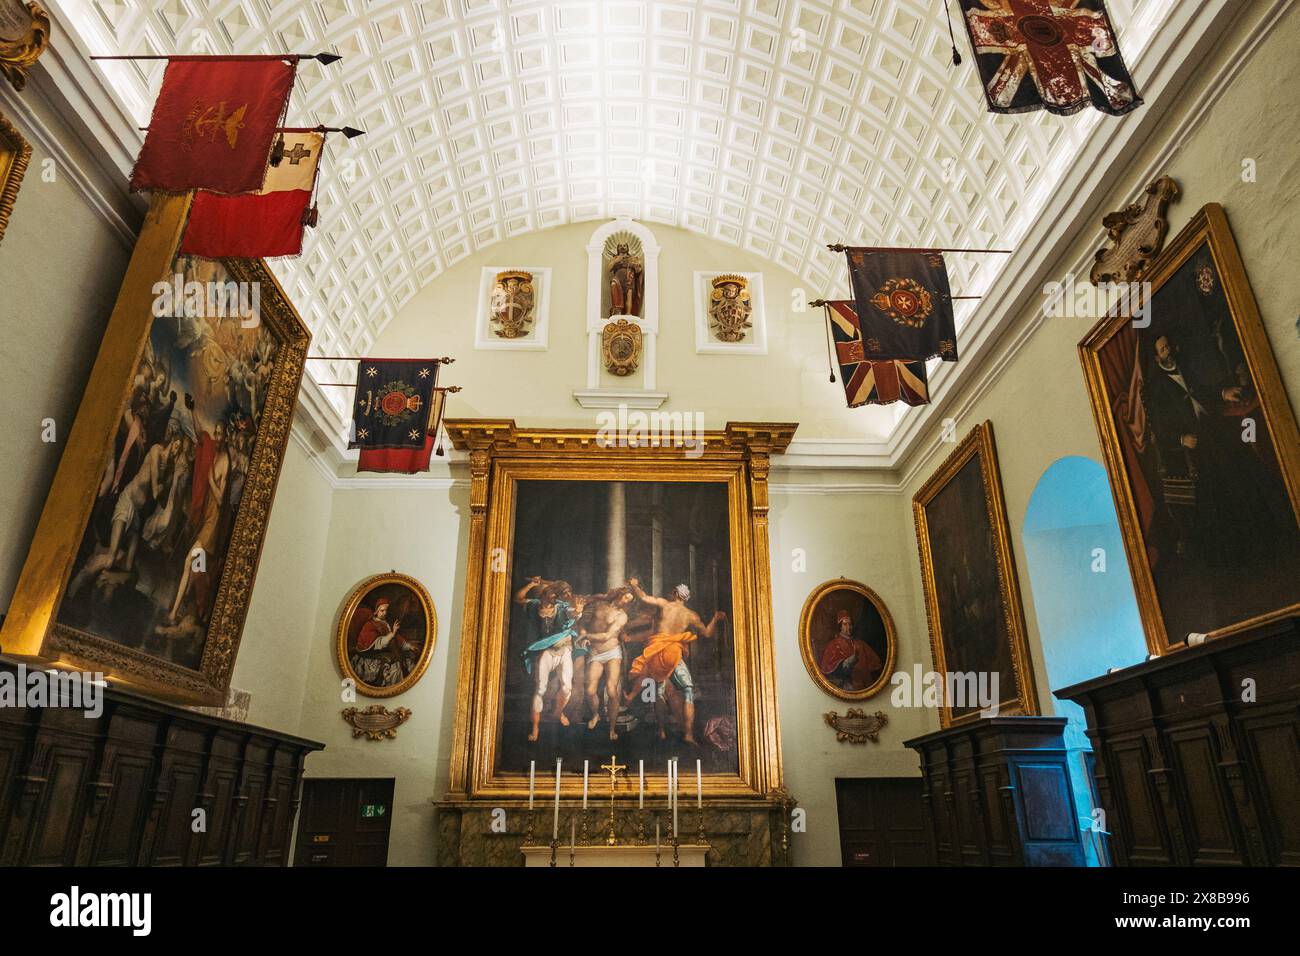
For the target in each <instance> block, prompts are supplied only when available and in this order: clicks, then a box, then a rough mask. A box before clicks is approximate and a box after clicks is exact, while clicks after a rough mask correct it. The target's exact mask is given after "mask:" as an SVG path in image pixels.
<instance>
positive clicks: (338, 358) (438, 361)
mask: <svg viewBox="0 0 1300 956" xmlns="http://www.w3.org/2000/svg"><path fill="white" fill-rule="evenodd" d="M306 361H308V362H429V363H431V364H433V365H450V364H451V363H452V362H454V361H456V360H455V359H454V358H448V357H447V356H445V355H444V356H443V357H442V358H435V359H424V358H396V359H395V358H380V357H379V356H377V355H308V356H307V358H306Z"/></svg>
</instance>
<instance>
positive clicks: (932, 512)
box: [926, 454, 1018, 719]
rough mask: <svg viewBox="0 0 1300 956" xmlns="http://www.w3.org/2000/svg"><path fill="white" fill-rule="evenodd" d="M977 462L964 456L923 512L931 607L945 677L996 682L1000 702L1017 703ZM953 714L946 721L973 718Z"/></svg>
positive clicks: (962, 710) (960, 711)
mask: <svg viewBox="0 0 1300 956" xmlns="http://www.w3.org/2000/svg"><path fill="white" fill-rule="evenodd" d="M981 464H982V456H981V455H979V454H976V455H972V456H971V458H970V459H969V460H968V461H967V462H966V463H965V464H964V465H962V467H961V468H960V469H959V470H958V471H957V473H956V474H955V475H954V476H953V477H952V480H951V481H949V482H948V483H947V484H946V485H945V486H944V487H943V489H942V490H941V491H939V493H938V494H937V495H935V497H934V498H933V499H932V500H931V501H930V503H929V504H928V505H926V524H927V527H928V529H929V535H930V554H931V560H932V564H933V569H934V592H935V602H936V604H937V605H938V609H939V623H940V633H941V635H942V637H943V657H944V667H945V669H946V670H947V671H948V673H977V674H979V673H987V674H997V675H998V696H999V698H1000V699H1001V700H1002V701H1008V700H1013V699H1015V698H1016V696H1017V691H1018V688H1017V686H1016V671H1015V668H1014V666H1013V662H1012V657H1011V640H1010V636H1009V635H1010V633H1011V628H1010V623H1009V622H1008V621H1007V615H1006V608H1005V607H1004V605H1003V602H1002V592H1001V588H1000V582H999V579H998V574H999V569H998V547H997V539H996V537H995V533H994V529H993V521H992V517H991V516H990V514H989V509H988V504H987V502H986V499H985V496H984V479H983V475H982V474H981V470H980V469H981ZM978 710H979V708H978V707H977V706H971V707H953V708H952V716H953V718H954V719H956V718H959V717H963V716H966V715H968V714H971V713H974V712H976V711H978Z"/></svg>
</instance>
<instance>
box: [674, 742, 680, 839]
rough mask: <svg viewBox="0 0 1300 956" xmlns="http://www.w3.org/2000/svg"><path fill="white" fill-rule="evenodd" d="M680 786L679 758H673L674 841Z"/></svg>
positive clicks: (675, 837)
mask: <svg viewBox="0 0 1300 956" xmlns="http://www.w3.org/2000/svg"><path fill="white" fill-rule="evenodd" d="M679 786H680V785H679V783H678V780H677V758H676V757H674V758H673V783H672V791H673V839H674V840H676V839H677V795H678V793H679V792H680V791H679V789H678V788H679Z"/></svg>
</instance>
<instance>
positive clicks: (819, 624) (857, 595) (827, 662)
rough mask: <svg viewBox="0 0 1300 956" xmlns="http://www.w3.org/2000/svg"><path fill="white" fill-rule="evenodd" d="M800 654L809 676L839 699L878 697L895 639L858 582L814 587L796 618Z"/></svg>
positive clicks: (874, 597) (883, 612)
mask: <svg viewBox="0 0 1300 956" xmlns="http://www.w3.org/2000/svg"><path fill="white" fill-rule="evenodd" d="M799 652H800V654H801V655H802V656H803V663H804V666H805V667H806V668H808V676H809V677H811V678H812V679H813V683H815V684H816V685H817V686H818V687H820V688H821V689H822V690H823V691H825V692H826V693H828V694H830V695H831V696H832V697H838V698H839V699H840V700H866V699H867V698H868V697H873V696H875V695H876V694H878V693H879V692H880V691H881V690H882V689H883V688H884V687H885V685H886V684H887V683H888V682H889V677H890V675H891V674H893V672H894V659H895V657H896V656H897V653H898V639H897V637H896V635H895V632H894V619H893V617H891V616H890V613H889V609H888V608H886V607H885V602H884V601H882V600H881V599H880V595H878V594H876V592H875V591H873V590H871V588H869V587H867V586H866V585H865V584H859V583H858V582H857V581H850V580H848V579H847V578H836V579H835V580H834V581H827V582H826V583H824V584H821V585H818V586H817V587H816V588H815V589H814V590H813V592H812V593H811V594H809V595H808V600H806V601H805V602H804V606H803V612H802V613H801V614H800V615H799Z"/></svg>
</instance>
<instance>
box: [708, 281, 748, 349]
mask: <svg viewBox="0 0 1300 956" xmlns="http://www.w3.org/2000/svg"><path fill="white" fill-rule="evenodd" d="M753 311H754V303H753V301H752V300H751V298H750V294H749V280H748V279H746V278H745V277H744V276H741V275H721V276H718V277H717V278H715V279H714V280H713V291H712V292H711V293H710V294H709V321H710V324H711V325H712V326H713V334H714V335H716V336H717V337H718V340H719V341H720V342H740V341H742V340H743V339H744V338H745V330H746V329H748V328H751V327H752V326H753V323H752V322H750V321H749V317H750V315H752V314H753Z"/></svg>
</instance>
